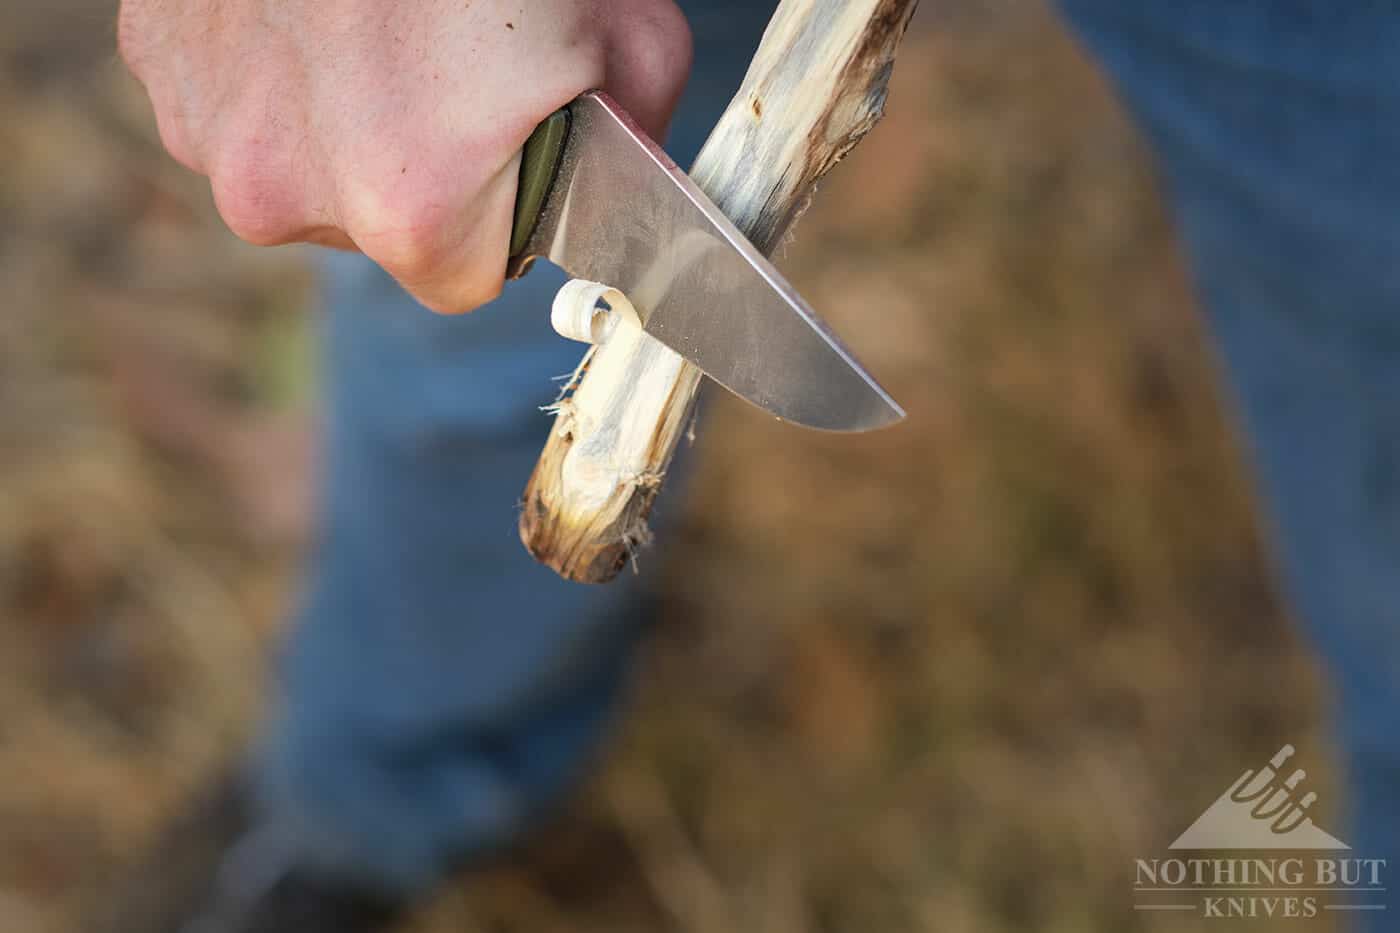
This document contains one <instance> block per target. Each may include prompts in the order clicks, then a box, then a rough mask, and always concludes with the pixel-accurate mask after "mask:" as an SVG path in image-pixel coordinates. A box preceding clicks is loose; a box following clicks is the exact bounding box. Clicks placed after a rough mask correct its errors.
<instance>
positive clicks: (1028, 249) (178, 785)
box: [0, 0, 1344, 933]
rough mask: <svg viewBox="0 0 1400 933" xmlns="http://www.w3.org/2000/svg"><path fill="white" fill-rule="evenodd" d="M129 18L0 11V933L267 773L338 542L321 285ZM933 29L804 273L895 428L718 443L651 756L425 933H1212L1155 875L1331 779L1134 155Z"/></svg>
mask: <svg viewBox="0 0 1400 933" xmlns="http://www.w3.org/2000/svg"><path fill="white" fill-rule="evenodd" d="M114 7H115V3H114V2H111V0H52V2H48V3H43V4H33V3H28V2H23V0H0V308H2V309H3V310H2V311H0V929H2V930H4V931H7V933H9V931H13V933H46V931H66V930H71V929H76V926H75V918H76V917H78V916H79V915H80V914H81V913H82V912H83V911H84V910H86V909H90V907H91V905H92V903H93V901H94V899H95V898H99V897H100V896H101V894H100V892H102V891H103V890H104V886H106V885H108V884H110V882H111V881H112V879H114V878H117V877H120V874H121V871H122V869H123V868H124V867H125V866H127V865H130V864H131V863H133V862H134V861H135V860H136V859H137V858H138V857H139V855H140V854H141V852H142V851H143V849H144V847H145V846H146V844H147V843H148V841H149V840H150V839H151V837H152V834H153V833H154V832H155V831H156V830H157V829H158V827H159V826H160V824H161V823H162V821H163V820H164V819H165V818H167V817H168V816H169V815H170V814H171V813H172V812H173V811H174V810H175V809H176V808H177V807H178V805H179V803H180V801H181V800H182V799H183V797H184V795H185V794H186V793H188V792H189V791H190V790H191V789H192V788H193V787H195V786H196V785H197V784H198V783H199V782H200V781H201V780H202V779H204V778H205V777H207V776H208V775H209V774H210V773H211V772H212V770H213V769H215V768H216V767H217V766H218V764H219V763H220V762H222V761H224V760H226V759H227V758H229V757H230V756H232V755H233V754H234V753H235V752H236V751H237V750H238V749H239V748H240V746H241V744H242V743H243V742H244V741H245V740H246V738H247V736H248V735H249V731H250V729H251V727H252V725H253V724H254V722H255V720H256V715H257V711H258V709H259V705H260V703H261V702H263V699H264V684H265V679H266V670H265V657H266V654H267V652H268V650H269V648H270V646H271V645H272V644H273V639H274V638H275V636H276V634H277V632H278V629H279V626H280V625H281V622H282V619H283V616H284V614H285V613H286V610H287V607H288V605H289V602H290V600H291V599H292V598H293V597H294V595H295V587H296V581H297V574H298V564H299V561H300V559H301V555H302V554H303V552H304V548H305V545H306V542H307V537H308V529H309V527H310V522H311V514H310V513H311V507H312V503H313V502H314V496H315V491H314V489H313V488H312V485H311V483H312V473H311V467H312V462H311V461H312V459H313V457H314V454H315V444H314V439H315V436H316V430H317V400H316V398H315V389H314V387H315V383H316V377H315V368H316V361H315V344H314V340H313V339H312V333H313V328H314V321H313V316H312V314H311V309H312V308H313V307H314V292H313V289H314V281H313V278H312V276H311V275H310V273H309V270H308V266H307V260H308V256H309V254H308V253H307V252H305V251H302V250H299V249H277V250H259V249H254V248H252V247H247V246H244V245H242V244H240V243H239V242H237V241H236V240H234V239H233V238H232V236H231V235H229V234H228V233H226V232H225V231H224V230H223V228H222V227H221V225H220V224H219V222H218V220H217V217H216V215H215V213H214V211H213V209H212V205H211V202H210V198H209V196H208V192H207V189H206V186H205V185H204V183H203V182H202V181H201V180H200V179H197V178H195V177H193V176H191V175H189V174H188V173H186V172H184V171H183V170H182V169H180V168H179V167H178V166H176V165H175V164H174V163H173V162H171V161H169V160H168V159H166V158H165V157H164V156H163V154H162V152H161V150H160V147H159V144H158V141H157V138H156V135H155V130H154V125H153V121H152V119H151V117H150V114H149V112H148V109H147V105H146V103H145V99H144V97H143V95H142V94H141V92H140V89H139V88H138V87H137V86H136V85H135V83H134V82H133V81H132V80H130V79H129V78H128V77H126V76H125V74H124V72H123V69H122V68H121V66H120V64H119V63H118V62H117V61H116V59H115V55H114V53H113V48H112V47H113V32H114V28H113V20H114V12H115V11H114ZM925 7H926V8H928V9H926V10H925V11H924V12H923V13H921V14H920V16H919V18H918V19H917V20H916V23H915V25H914V27H913V29H912V31H911V34H910V36H909V38H908V40H907V43H906V46H905V48H904V50H903V52H902V54H901V57H900V59H899V62H898V66H897V68H896V71H895V74H894V80H893V85H892V89H891V94H890V106H889V113H888V116H887V118H886V120H885V121H884V123H883V124H882V125H881V126H880V127H879V128H878V129H877V130H876V131H875V132H874V133H873V134H872V136H871V137H870V138H869V139H868V140H867V141H866V142H865V143H864V144H863V145H862V146H860V147H859V148H858V149H857V150H856V151H855V153H854V154H853V155H852V156H851V157H850V158H849V159H848V160H847V162H846V163H844V164H843V165H842V166H840V167H839V168H838V169H837V170H836V171H835V172H834V174H833V175H832V176H831V177H830V179H829V181H828V182H827V183H826V185H825V186H824V188H823V190H822V192H821V196H820V197H819V198H818V199H817V200H816V202H815V204H814V206H813V208H812V210H811V211H810V212H809V213H808V214H807V216H806V217H805V219H804V220H803V222H802V224H801V226H800V227H799V229H798V235H797V237H796V239H795V240H793V241H792V243H791V245H790V247H789V248H788V251H787V253H786V255H784V256H782V257H780V260H781V264H782V265H783V267H784V268H785V269H786V270H787V271H788V272H789V273H790V275H791V277H792V278H793V280H794V281H795V283H796V284H797V285H798V287H799V288H800V289H801V290H802V291H803V293H804V294H806V295H808V296H809V297H810V299H811V301H812V303H813V304H814V305H816V306H817V307H819V308H821V309H823V312H824V313H825V314H827V315H828V316H829V317H830V318H831V319H832V321H833V323H834V325H835V327H836V328H837V329H838V330H839V331H840V332H841V333H843V334H844V335H846V336H847V337H848V338H849V342H850V343H851V344H852V345H853V346H854V347H855V348H856V350H857V351H858V353H859V354H860V355H861V356H862V358H863V359H865V360H866V362H867V363H868V364H869V365H870V367H871V368H872V369H873V370H874V371H875V372H877V373H879V374H880V375H881V377H882V379H883V380H884V381H885V382H886V384H887V385H888V386H889V388H890V389H891V391H892V392H893V394H894V395H895V396H896V397H898V398H899V399H900V400H901V401H902V402H903V403H904V404H905V405H906V407H907V408H908V409H909V411H910V418H909V421H908V423H907V424H905V425H904V426H902V427H900V428H899V429H897V430H890V431H885V432H881V433H877V434H874V435H870V436H864V437H859V438H851V437H826V436H821V435H817V434H809V433H805V432H802V431H799V430H795V429H792V428H789V427H786V426H782V425H777V424H774V423H773V422H772V421H771V420H770V419H767V418H765V417H763V416H761V415H758V414H756V413H755V412H754V411H751V410H749V409H748V408H747V407H745V406H743V405H742V404H739V403H735V402H733V401H731V400H730V399H728V398H726V397H723V396H722V394H720V393H711V394H710V395H709V396H708V400H707V403H706V405H705V411H704V417H703V419H702V422H701V425H700V430H699V436H698V440H697V442H696V444H695V449H694V451H693V452H692V454H691V460H692V464H693V465H694V467H695V469H694V475H693V482H692V484H691V487H690V489H689V490H688V492H686V493H684V494H682V492H681V491H680V490H679V489H672V490H670V492H669V494H666V493H663V496H664V497H665V498H666V499H668V500H670V502H669V509H670V511H671V512H673V513H676V514H678V515H679V521H678V522H677V525H676V527H675V528H673V529H672V530H670V531H669V532H668V533H667V534H666V535H665V536H664V537H663V538H662V540H661V541H660V543H659V546H657V547H655V548H653V549H652V550H651V551H649V552H646V553H645V554H644V555H643V557H642V559H641V562H640V571H641V573H642V574H644V575H646V576H648V577H650V578H651V579H653V580H655V581H657V582H658V583H659V585H660V586H661V589H662V601H663V602H662V605H663V607H664V609H663V619H662V622H661V624H660V625H659V626H658V628H657V630H656V632H655V634H654V636H653V638H652V640H651V643H650V648H649V651H648V653H647V656H646V660H645V663H644V664H643V666H642V668H641V670H640V671H639V673H638V676H637V678H636V686H635V689H634V692H633V701H632V707H633V710H632V713H631V715H630V717H629V718H628V720H627V721H626V723H625V725H624V727H623V728H622V730H621V731H620V733H619V734H618V735H617V736H616V738H615V740H614V741H613V742H612V744H611V747H610V749H609V752H608V756H607V757H606V759H605V760H604V761H603V762H601V763H600V768H599V770H598V772H597V773H596V775H595V776H594V777H593V778H592V779H591V780H590V781H589V783H588V784H587V786H586V787H584V788H583V789H582V790H581V792H580V793H579V794H578V795H577V797H576V798H575V799H574V801H573V802H572V803H571V805H570V807H569V808H568V809H567V811H566V812H564V813H562V814H560V815H559V816H558V818H557V819H555V820H554V821H553V822H552V823H550V824H549V825H547V826H545V827H542V828H541V830H540V831H539V832H538V833H537V834H536V836H535V837H534V838H533V839H532V840H531V841H530V842H529V843H528V844H527V845H526V846H525V848H524V849H523V851H522V852H520V853H518V854H516V855H513V856H511V857H510V858H508V859H506V860H505V861H503V862H501V863H498V864H494V865H492V866H489V867H487V868H485V869H483V870H482V871H480V872H477V873H474V874H472V875H470V876H467V877H464V878H463V879H462V880H461V881H460V882H459V883H457V884H455V885H453V886H452V887H451V889H450V890H448V891H447V892H445V894H444V895H443V897H441V898H440V899H439V900H438V901H437V902H436V903H434V904H432V905H430V906H429V907H428V908H427V910H426V911H425V912H424V913H423V914H422V915H421V916H419V917H417V918H415V919H414V921H413V922H412V924H411V928H412V929H413V930H417V931H424V933H438V931H443V933H445V931H489V930H509V931H513V930H521V931H525V930H529V931H560V933H564V931H595V930H597V931H601V930H610V931H617V930H657V929H665V930H677V931H693V933H720V931H723V933H735V931H748V930H754V931H758V930H762V931H774V933H787V931H794V933H795V931H804V930H830V931H875V930H879V931H885V930H890V931H899V930H922V929H929V930H934V929H937V930H941V931H962V930H986V931H1011V930H1050V931H1096V930H1103V931H1130V930H1139V929H1141V930H1147V929H1152V930H1155V929H1172V930H1178V929H1194V928H1195V926H1196V925H1200V924H1203V923H1204V921H1202V920H1200V919H1199V918H1196V917H1194V916H1192V917H1186V918H1183V917H1180V916H1171V917H1163V916H1156V915H1140V914H1138V913H1135V912H1134V911H1133V909H1132V891H1131V888H1132V884H1133V859H1135V858H1140V857H1153V856H1160V855H1162V854H1163V853H1164V850H1165V848H1166V846H1167V845H1168V844H1169V843H1170V841H1171V840H1172V839H1174V838H1175V837H1176V835H1177V834H1178V833H1179V832H1180V831H1181V830H1182V829H1183V828H1184V827H1185V826H1186V825H1188V824H1189V823H1190V821H1191V820H1193V819H1194V818H1195V816H1196V815H1197V814H1198V813H1199V812H1200V811H1201V810H1202V809H1203V808H1204V806H1205V805H1206V804H1207V803H1208V802H1209V801H1211V800H1213V799H1214V798H1215V796H1216V795H1217V794H1218V793H1219V792H1220V790H1221V789H1222V788H1223V787H1225V786H1226V785H1227V784H1229V783H1230V782H1231V781H1233V780H1234V779H1235V778H1236V777H1237V776H1238V775H1239V774H1240V773H1241V772H1242V771H1244V770H1245V769H1247V768H1250V767H1254V766H1256V765H1257V764H1260V763H1262V762H1263V761H1264V760H1265V759H1267V758H1268V757H1269V756H1270V755H1271V754H1272V753H1273V752H1274V751H1275V750H1276V749H1277V748H1278V747H1279V746H1280V745H1281V744H1283V743H1284V742H1291V743H1293V744H1295V745H1297V746H1298V747H1299V748H1300V750H1301V751H1302V753H1303V755H1304V757H1306V758H1307V759H1309V763H1310V768H1309V770H1310V772H1317V771H1319V770H1320V767H1319V766H1321V765H1324V764H1325V763H1326V762H1327V761H1328V756H1329V754H1330V752H1329V745H1328V741H1329V740H1328V735H1327V730H1326V728H1325V725H1324V717H1325V694H1324V691H1323V689H1322V685H1321V683H1320V681H1319V679H1318V677H1317V676H1316V674H1315V672H1314V671H1313V668H1312V663H1311V661H1310V659H1309V658H1308V656H1307V653H1306V651H1305V650H1304V649H1303V648H1302V647H1300V645H1299V644H1298V643H1297V641H1296V640H1295V637H1294V635H1293V633H1292V630H1291V628H1290V625H1289V623H1288V620H1287V618H1286V614H1285V612H1284V610H1283V608H1282V607H1281V606H1280V603H1279V601H1278V599H1277V598H1276V596H1275V594H1274V591H1273V589H1272V586H1271V583H1270V577H1269V572H1268V566H1267V555H1266V553H1265V551H1264V548H1263V546H1262V545H1261V539H1260V535H1259V531H1258V522H1257V519H1256V517H1255V515H1254V512H1253V506H1252V503H1251V494H1250V491H1249V484H1248V479H1247V473H1246V470H1245V468H1244V466H1243V464H1242V462H1241V458H1240V455H1239V450H1238V445H1237V444H1236V441H1235V439H1234V437H1233V436H1232V434H1231V430H1230V426H1229V424H1230V422H1229V418H1228V416H1227V415H1225V414H1222V407H1221V401H1222V400H1221V398H1220V395H1219V391H1218V388H1217V385H1216V378H1215V368H1214V362H1213V360H1212V357H1211V354H1210V351H1209V349H1208V347H1207V346H1206V344H1205V343H1204V342H1203V339H1202V333H1201V326H1200V322H1199V320H1198V315H1197V314H1196V312H1195V310H1194V308H1193V305H1192V299H1191V295H1190V290H1189V287H1188V285H1187V284H1186V282H1185V279H1184V276H1183V273H1182V270H1181V268H1180V264H1179V262H1178V260H1177V258H1176V256H1175V252H1174V248H1173V243H1172V234H1171V229H1170V223H1169V220H1168V218H1167V217H1166V215H1165V213H1164V211H1163V208H1162V205H1161V204H1160V202H1159V199H1158V196H1157V192H1156V190H1155V188H1154V184H1155V182H1154V178H1153V174H1152V170H1151V166H1150V165H1149V164H1148V163H1147V161H1146V159H1145V155H1144V152H1143V149H1142V148H1141V146H1140V145H1139V143H1138V141H1137V139H1136V138H1135V136H1134V134H1133V132H1132V131H1131V129H1130V128H1129V126H1128V125H1127V124H1126V123H1125V121H1124V118H1123V116H1122V114H1121V113H1120V112H1119V111H1118V109H1117V108H1116V105H1115V103H1114V101H1113V99H1112V96H1111V94H1110V93H1109V92H1108V90H1107V89H1106V87H1105V86H1104V84H1103V83H1102V82H1101V80H1100V79H1099V78H1098V77H1097V76H1096V74H1095V72H1094V71H1093V69H1092V68H1091V67H1090V66H1089V65H1088V64H1087V63H1086V62H1085V61H1084V59H1083V58H1082V57H1081V56H1080V54H1079V52H1078V51H1077V49H1076V47H1075V46H1074V44H1073V43H1072V42H1071V41H1070V40H1069V39H1068V38H1067V37H1066V36H1065V35H1064V34H1063V33H1062V31H1061V29H1060V27H1059V25H1058V24H1057V23H1056V22H1055V20H1054V19H1053V17H1052V16H1051V15H1050V13H1049V12H1048V11H1047V10H1046V9H1045V8H1044V7H1043V6H1041V5H1040V4H1038V3H1033V2H997V3H976V2H970V0H952V2H948V0H944V2H939V3H925ZM540 313H542V314H543V313H546V309H544V308H541V309H540ZM539 391H540V398H541V402H547V401H549V399H550V398H551V397H552V394H553V392H554V387H553V386H551V385H541V386H540V387H539ZM525 479H526V477H524V476H522V477H520V481H521V485H522V488H523V485H524V482H525ZM1314 777H1315V778H1316V777H1317V775H1316V774H1314ZM1327 786H1328V784H1327V781H1326V778H1325V777H1323V778H1322V788H1320V789H1322V790H1323V793H1322V800H1321V803H1322V806H1323V808H1324V810H1325V812H1326V814H1331V815H1332V819H1333V820H1334V821H1336V820H1337V819H1340V817H1339V816H1338V814H1340V813H1341V812H1342V810H1343V807H1344V801H1341V800H1339V799H1338V798H1337V796H1336V794H1335V793H1331V792H1328V791H1327V790H1326V788H1327ZM1326 819H1327V816H1326V815H1324V816H1323V817H1320V818H1319V822H1324V823H1325V821H1326ZM1241 926H1245V925H1244V924H1243V923H1241ZM1245 928H1248V927H1245Z"/></svg>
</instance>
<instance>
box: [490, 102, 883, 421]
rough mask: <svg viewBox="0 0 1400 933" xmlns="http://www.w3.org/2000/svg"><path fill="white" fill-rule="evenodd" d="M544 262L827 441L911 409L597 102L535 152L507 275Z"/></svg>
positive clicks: (608, 106) (727, 383) (624, 119)
mask: <svg viewBox="0 0 1400 933" xmlns="http://www.w3.org/2000/svg"><path fill="white" fill-rule="evenodd" d="M539 256H543V257H545V258H547V259H549V260H550V261H551V262H553V263H554V264H555V265H558V266H560V267H562V268H563V269H564V271H566V272H568V273H569V274H570V275H572V276H575V277H577V278H584V279H590V280H592V281H595V282H601V283H605V284H607V285H609V286H611V287H613V288H616V289H618V290H619V291H621V292H622V293H623V294H625V295H626V296H627V298H628V299H629V300H630V301H631V303H632V305H633V306H634V307H635V308H636V311H637V315H638V317H639V318H640V320H641V323H642V327H643V329H644V330H645V331H646V332H647V333H649V334H650V335H651V336H653V337H655V338H656V339H657V340H659V341H661V342H662V343H664V344H665V345H666V346H668V347H670V348H671V349H672V350H674V351H675V352H676V353H678V354H680V355H681V356H683V357H684V358H685V359H687V360H689V361H690V362H691V363H694V364H695V365H696V366H698V367H699V368H700V369H701V370H702V371H703V372H704V373H705V375H707V376H709V377H710V378H711V379H714V380H715V381H716V382H718V383H719V384H720V385H722V386H724V387H725V388H726V389H728V390H729V391H731V392H733V393H734V394H735V395H738V396H740V397H741V398H744V399H746V400H748V401H750V402H752V403H753V404H755V405H757V406H758V407H760V408H762V409H763V410H765V411H767V412H769V413H770V414H773V415H775V416H777V417H778V418H781V419H783V420H786V421H791V422H794V423H796V424H801V425H805V426H807V427H812V428H821V429H825V430H829V431H868V430H871V429H874V428H878V427H883V426H885V425H888V424H893V423H894V422H896V421H899V420H900V419H901V418H903V417H904V410H903V409H901V408H900V407H899V405H898V404H897V403H896V402H895V401H894V399H892V398H891V397H890V395H889V393H888V392H886V391H885V390H884V389H883V388H881V387H880V384H879V383H878V382H876V381H875V378H874V377H873V376H871V375H870V373H868V372H867V371H866V370H865V368H864V367H863V366H861V365H860V363H859V362H857V361H856V358H855V357H854V356H853V355H852V354H851V352H850V350H848V349H846V347H845V346H844V345H843V344H842V343H841V341H840V340H839V339H837V337H836V335H835V334H833V333H832V332H831V331H830V330H829V329H828V328H827V326H826V325H825V324H824V323H822V321H821V319H820V318H818V317H817V315H816V313H815V312H814V311H812V309H811V308H810V307H808V306H807V303H806V302H804V301H803V300H802V298H801V296H800V295H798V294H797V292H796V291H795V290H794V289H793V287H792V286H791V285H789V284H788V282H787V280H786V279H785V278H783V276H782V274H781V273H779V272H778V270H777V269H775V268H774V267H773V265H772V263H770V262H769V261H768V260H767V259H766V258H765V257H764V256H763V255H762V254H761V253H760V252H759V251H758V250H757V249H756V248H754V246H753V244H752V243H750V242H749V241H748V239H747V238H746V237H745V236H744V235H743V233H741V232H740V231H739V229H738V228H737V227H736V226H734V224H733V223H732V222H731V221H730V220H729V218H727V217H726V216H725V215H724V213H723V212H722V211H721V210H720V209H719V208H718V207H716V206H715V205H714V203H713V202H711V201H710V199H709V198H708V197H706V196H705V194H704V192H702V191H701V190H700V188H699V187H698V186H697V185H696V184H695V183H694V182H693V181H691V179H690V176H688V175H686V174H685V172H683V171H681V170H680V168H678V167H677V166H676V163H675V162H673V161H671V158H670V157H669V156H667V155H666V153H665V152H664V151H662V149H661V147H660V146H658V145H657V144H656V143H655V142H653V141H652V140H651V139H649V138H648V137H647V135H646V133H645V132H643V131H642V130H641V129H640V128H639V127H638V126H637V125H636V123H634V122H633V120H632V118H631V117H629V116H628V115H627V113H626V112H625V111H624V110H623V109H622V108H621V107H619V106H618V105H617V102H616V101H614V100H613V99H612V98H610V97H609V96H608V95H607V94H604V93H603V92H601V91H590V92H588V93H586V94H583V95H582V96H580V97H578V98H576V99H575V100H573V101H572V102H571V103H569V104H568V105H566V106H565V107H564V108H563V109H561V110H558V111H556V112H555V113H554V114H552V115H551V116H549V117H548V118H546V119H545V120H544V122H542V123H541V124H540V125H539V126H538V127H537V128H536V129H535V131H534V132H533V133H532V134H531V136H530V138H529V140H528V141H527V142H526V143H525V148H524V151H523V153H522V157H521V165H520V184H519V188H518V189H517V193H516V202H515V217H514V225H513V228H512V231H511V243H510V260H509V262H508V265H507V273H506V274H507V276H508V277H510V278H518V277H519V276H521V275H524V274H525V272H526V271H528V269H529V267H530V264H531V263H532V262H533V261H534V259H535V258H536V257H539Z"/></svg>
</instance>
